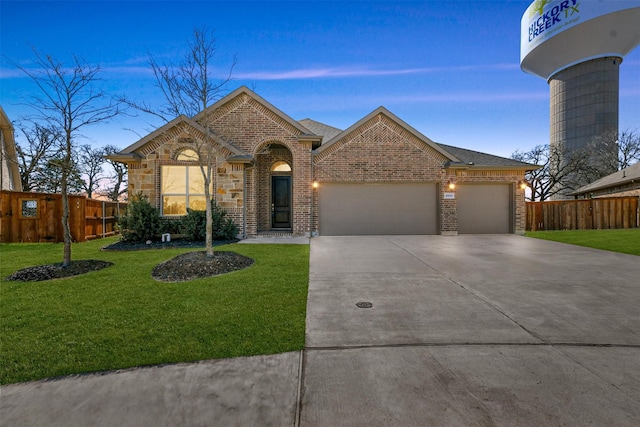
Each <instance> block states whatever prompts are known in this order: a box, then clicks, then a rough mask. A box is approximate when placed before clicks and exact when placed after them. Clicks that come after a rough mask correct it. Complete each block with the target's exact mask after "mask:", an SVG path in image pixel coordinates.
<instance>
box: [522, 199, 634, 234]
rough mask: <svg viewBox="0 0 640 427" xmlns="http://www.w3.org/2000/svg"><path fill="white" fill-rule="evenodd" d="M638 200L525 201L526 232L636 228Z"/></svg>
mask: <svg viewBox="0 0 640 427" xmlns="http://www.w3.org/2000/svg"><path fill="white" fill-rule="evenodd" d="M638 199H639V198H638V197H636V196H633V197H606V198H595V199H580V200H557V201H551V202H527V203H526V207H527V231H536V230H591V229H594V230H597V229H605V228H635V227H638V226H639V222H640V218H639V215H640V212H639V211H638Z"/></svg>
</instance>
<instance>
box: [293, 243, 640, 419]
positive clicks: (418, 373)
mask: <svg viewBox="0 0 640 427" xmlns="http://www.w3.org/2000/svg"><path fill="white" fill-rule="evenodd" d="M309 286H310V288H309V302H308V311H307V336H306V346H307V350H306V352H305V355H304V375H303V388H302V400H301V423H300V424H301V425H303V426H323V425H332V426H338V425H345V426H353V425H367V426H375V425H403V426H424V425H443V426H448V425H480V426H485V425H487V426H488V425H504V426H514V425H531V426H541V425H545V426H546V425H576V426H579V425H616V426H627V425H628V426H636V425H640V258H638V257H636V256H629V255H621V254H615V253H610V252H603V251H597V250H591V249H587V248H579V247H575V246H569V245H564V244H559V243H553V242H547V241H541V240H535V239H530V238H524V237H519V236H512V235H489V236H457V237H444V236H396V237H318V238H314V239H312V243H311V272H310V285H309ZM359 302H366V303H370V304H371V305H372V306H371V308H359V307H358V306H357V303H359Z"/></svg>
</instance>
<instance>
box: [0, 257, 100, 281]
mask: <svg viewBox="0 0 640 427" xmlns="http://www.w3.org/2000/svg"><path fill="white" fill-rule="evenodd" d="M111 265H113V263H112V262H108V261H99V260H95V259H83V260H78V261H71V265H69V266H68V267H63V266H62V263H59V264H44V265H36V266H35V267H28V268H23V269H22V270H18V271H16V272H15V273H13V274H12V275H11V276H8V277H7V278H6V279H5V280H10V281H16V282H41V281H43V280H51V279H62V278H64V277H71V276H77V275H78V274H85V273H89V272H91V271H97V270H102V269H103V268H107V267H109V266H111Z"/></svg>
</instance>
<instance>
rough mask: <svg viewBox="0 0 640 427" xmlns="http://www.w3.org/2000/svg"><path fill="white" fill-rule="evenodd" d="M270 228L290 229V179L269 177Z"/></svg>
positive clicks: (287, 177)
mask: <svg viewBox="0 0 640 427" xmlns="http://www.w3.org/2000/svg"><path fill="white" fill-rule="evenodd" d="M271 227H272V228H291V177H290V176H281V175H274V176H272V177H271Z"/></svg>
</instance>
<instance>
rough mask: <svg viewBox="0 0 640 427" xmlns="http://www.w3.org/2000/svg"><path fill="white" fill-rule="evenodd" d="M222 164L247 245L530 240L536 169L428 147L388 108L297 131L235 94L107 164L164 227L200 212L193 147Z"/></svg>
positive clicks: (244, 94) (308, 123) (251, 96)
mask: <svg viewBox="0 0 640 427" xmlns="http://www.w3.org/2000/svg"><path fill="white" fill-rule="evenodd" d="M203 142H204V143H206V144H209V146H210V147H213V148H214V151H215V153H216V165H215V166H216V167H215V172H216V173H215V177H214V179H213V184H212V185H213V188H212V194H215V198H216V202H217V204H218V206H220V207H222V208H224V209H225V210H226V211H227V212H228V214H229V215H230V216H231V217H232V218H233V219H234V221H235V222H236V223H237V224H238V226H239V227H240V230H241V234H242V235H243V236H245V237H253V236H256V235H258V234H261V233H273V232H285V233H292V234H293V235H310V234H312V235H314V234H320V235H352V234H447V235H455V234H458V233H517V234H521V233H524V229H525V217H524V215H525V209H524V190H523V189H522V188H521V187H520V185H519V184H520V183H522V182H524V173H525V171H527V170H531V169H533V168H536V166H534V165H529V164H525V163H521V162H518V161H515V160H512V159H507V158H502V157H497V156H493V155H489V154H484V153H479V152H475V151H471V150H465V149H461V148H456V147H451V146H447V145H442V144H438V143H435V142H433V141H431V140H430V139H429V138H427V137H425V136H424V135H422V134H421V133H420V132H418V131H416V130H415V129H413V128H412V127H411V126H409V125H408V124H407V123H405V122H403V121H402V120H401V119H399V118H398V117H396V116H395V115H394V114H392V113H391V112H389V111H388V110H387V109H385V108H384V107H380V108H378V109H376V110H375V111H373V112H372V113H370V114H369V115H367V116H366V117H364V118H363V119H361V120H360V121H358V122H357V123H355V124H354V125H353V126H351V127H349V128H348V129H346V130H344V131H342V130H340V129H337V128H333V127H331V126H327V125H325V124H322V123H319V122H316V121H313V120H310V119H304V120H300V121H296V120H293V119H292V118H291V117H289V116H287V115H286V114H285V113H283V112H282V111H280V110H279V109H277V108H276V107H274V106H273V105H271V104H270V103H269V102H267V101H266V100H264V99H263V98H261V97H260V96H258V95H257V94H255V93H254V92H252V91H251V90H249V89H247V88H246V87H240V88H238V89H237V90H235V91H234V92H232V93H230V94H229V95H227V96H226V97H224V98H223V99H221V100H220V101H218V102H217V103H215V104H214V105H212V106H210V107H209V108H208V109H207V110H206V111H203V112H201V113H200V114H198V115H196V116H195V117H193V118H188V117H185V116H180V117H178V118H176V119H175V120H173V121H172V122H170V123H168V124H166V125H165V126H163V127H161V128H159V129H158V130H156V131H154V132H153V133H151V134H149V135H148V136H146V137H144V138H143V139H141V140H140V141H138V142H136V143H134V144H133V145H131V146H129V147H127V148H125V149H124V150H122V151H121V152H119V153H117V154H114V155H112V156H110V158H111V159H113V160H117V161H120V162H124V163H126V164H127V165H128V167H129V194H131V195H133V194H136V193H138V192H142V193H144V194H146V195H147V196H148V197H149V200H150V201H151V203H153V204H155V206H157V207H158V209H160V212H161V214H162V215H163V216H180V215H183V214H184V213H185V212H186V208H187V207H191V208H194V209H204V206H205V205H204V203H205V202H204V194H203V192H204V190H203V181H202V177H201V173H200V171H199V168H198V162H197V161H196V160H195V159H196V158H197V157H196V156H197V155H198V154H197V153H196V152H195V151H197V150H195V147H196V146H198V145H199V144H202V143H203Z"/></svg>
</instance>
